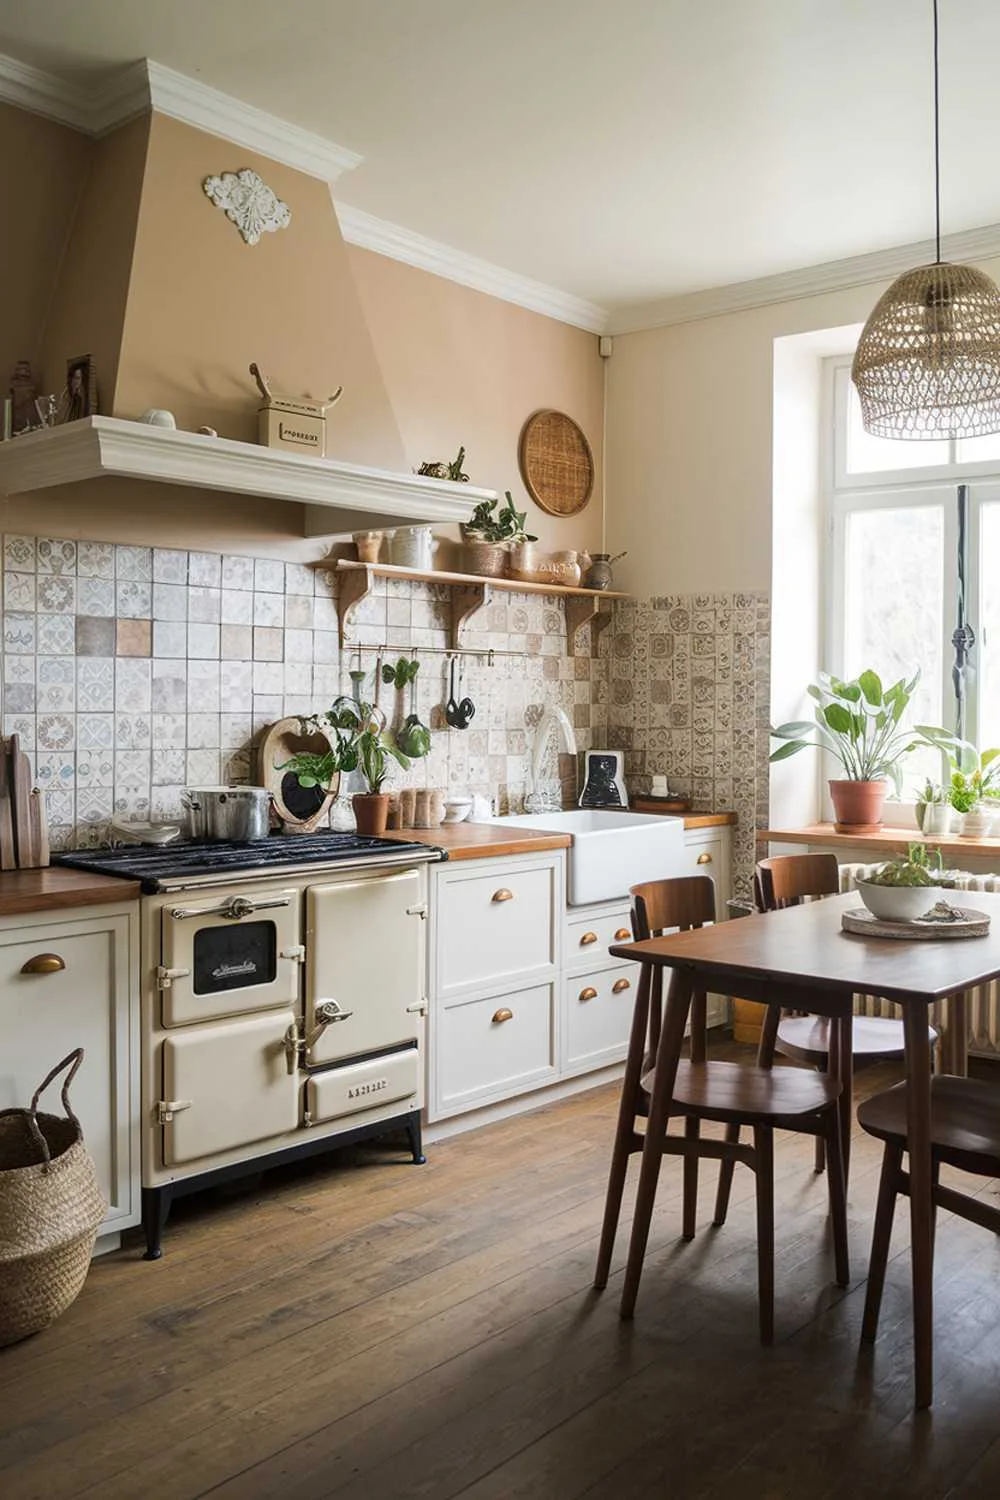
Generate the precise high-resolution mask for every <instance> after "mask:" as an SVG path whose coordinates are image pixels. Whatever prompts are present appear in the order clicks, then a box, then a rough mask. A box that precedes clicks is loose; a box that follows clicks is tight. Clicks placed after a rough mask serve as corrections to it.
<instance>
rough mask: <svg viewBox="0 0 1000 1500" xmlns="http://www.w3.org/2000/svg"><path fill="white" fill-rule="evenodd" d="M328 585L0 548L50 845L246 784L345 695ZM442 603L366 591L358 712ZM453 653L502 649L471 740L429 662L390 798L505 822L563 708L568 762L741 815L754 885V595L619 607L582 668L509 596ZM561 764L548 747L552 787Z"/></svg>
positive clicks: (8, 718)
mask: <svg viewBox="0 0 1000 1500" xmlns="http://www.w3.org/2000/svg"><path fill="white" fill-rule="evenodd" d="M336 589H337V577H336V574H335V573H333V572H331V571H329V570H328V569H324V568H322V567H305V566H303V565H301V564H298V563H283V562H278V561H274V560H271V559H268V558H253V557H228V556H222V555H220V554H218V553H210V552H184V551H180V550H177V549H172V548H151V547H134V546H116V545H113V544H111V543H107V542H79V543H76V542H72V541H66V540H61V539H58V538H47V537H39V538H35V537H25V536H7V537H5V538H4V541H3V673H2V677H3V682H2V688H3V698H2V713H3V730H4V733H5V734H12V733H17V734H19V735H20V736H21V739H22V743H23V745H24V748H25V749H26V750H27V751H28V752H29V753H30V755H31V758H32V761H33V764H34V766H35V770H36V777H37V780H38V782H39V784H40V785H41V786H43V787H45V789H46V802H47V807H48V814H49V822H50V826H51V832H52V841H53V845H54V846H56V847H58V846H60V845H63V846H65V845H68V844H72V843H76V844H83V845H86V844H93V843H97V842H99V841H100V840H101V839H103V838H104V837H105V836H106V834H107V830H108V823H109V820H110V818H111V817H112V815H113V814H116V815H118V816H120V817H124V818H127V819H128V818H149V817H152V818H174V817H177V816H179V814H180V812H181V801H180V798H181V792H182V789H183V788H184V786H185V785H190V784H193V783H201V784H205V783H208V784H212V783H215V782H218V781H222V780H224V781H237V782H238V781H246V780H248V779H250V778H251V777H252V776H253V775H254V774H255V765H254V749H255V745H256V743H257V742H258V741H259V739H260V737H261V735H262V733H263V731H264V729H265V727H266V726H267V725H268V724H270V723H272V722H273V721H274V720H275V719H279V718H281V717H282V716H283V715H286V714H298V713H310V712H314V711H316V710H319V709H322V708H324V707H326V706H327V705H328V704H329V703H330V702H331V700H332V699H333V698H334V697H336V695H337V694H338V693H348V692H350V691H351V678H350V672H351V670H352V669H353V668H356V667H357V666H358V651H357V647H356V646H350V647H345V649H344V650H343V651H341V649H340V647H339V643H338V635H337V623H338V622H337V602H336V601H337V596H336ZM449 599H450V594H449V591H448V589H447V587H446V586H442V585H437V584H423V583H416V582H412V583H411V582H403V581H397V580H378V581H377V586H376V591H375V592H374V593H373V594H372V595H370V596H369V597H368V598H367V599H365V600H364V601H363V602H362V603H361V604H360V605H359V606H358V608H357V609H356V610H355V612H354V616H353V619H352V625H351V634H352V637H353V639H354V641H356V642H357V643H359V644H360V645H361V646H362V647H363V648H366V649H364V650H363V652H362V656H361V666H362V667H363V668H364V670H365V671H366V674H367V676H366V680H365V682H364V684H363V688H362V691H363V692H364V694H365V696H366V697H371V696H372V694H373V692H374V671H375V665H376V659H377V658H376V654H375V652H374V651H373V650H372V649H371V648H373V647H377V646H379V645H381V644H382V643H383V642H385V641H387V640H388V641H390V642H393V643H394V644H396V645H401V646H404V647H405V648H406V649H407V651H410V652H415V653H416V654H417V656H418V657H419V655H420V651H421V648H424V649H426V648H429V647H436V648H442V647H445V646H446V645H447V644H448V634H447V629H448V623H449ZM582 635H583V636H584V637H585V636H586V632H582ZM463 640H464V642H465V644H466V645H468V646H469V647H475V648H478V649H480V650H482V651H487V650H489V649H491V648H492V650H493V651H495V652H497V653H501V652H513V653H516V654H515V655H512V656H504V655H499V654H498V655H497V656H496V657H495V658H494V661H493V664H492V665H490V664H489V663H488V660H487V659H486V658H485V657H467V658H464V662H463V672H464V675H463V681H462V690H461V693H460V694H459V696H460V697H461V696H466V695H467V696H469V697H471V698H472V700H473V702H474V704H475V706H476V713H475V717H474V719H473V720H472V723H471V725H470V727H469V729H468V730H466V731H458V730H452V729H449V728H448V727H447V725H446V723H445V719H444V709H443V705H444V702H445V700H446V698H447V686H448V685H447V668H446V664H445V658H444V657H441V656H431V655H425V656H424V657H423V658H422V661H421V669H420V673H419V676H418V679H417V692H416V708H417V711H418V713H419V714H420V716H421V718H422V719H423V720H424V722H425V723H429V724H430V726H431V728H432V729H433V730H434V731H435V733H434V737H433V741H432V750H431V753H430V755H429V756H428V757H427V758H426V759H425V760H422V761H419V762H417V763H415V765H414V767H413V769H412V770H411V771H410V772H409V773H408V775H407V776H405V777H404V776H403V774H402V773H401V772H397V773H395V782H396V783H397V784H405V782H406V781H409V782H413V783H417V784H419V785H427V786H442V787H449V788H450V789H452V790H459V789H462V790H473V791H481V792H484V793H486V794H487V795H489V796H491V797H493V798H494V799H496V801H497V804H498V807H499V808H500V809H501V810H506V809H508V808H511V809H516V808H519V807H520V805H521V801H522V798H523V796H524V793H525V792H526V791H527V790H528V766H529V760H530V749H531V743H532V736H533V733H534V728H535V726H536V725H537V723H538V720H539V718H540V716H541V713H542V709H543V707H544V706H545V705H547V704H551V703H558V704H559V705H560V706H562V707H563V708H564V709H565V710H566V712H567V713H568V715H569V717H570V720H571V722H572V723H573V725H574V728H575V731H576V737H577V744H578V747H579V749H581V750H584V749H588V748H590V747H592V746H600V745H602V744H607V745H609V746H610V747H612V748H621V749H624V750H625V751H626V767H627V774H628V780H629V784H630V786H631V787H632V788H633V790H636V791H642V790H648V788H649V785H650V778H651V777H652V776H653V775H654V774H657V773H662V774H666V775H667V776H668V777H669V779H670V784H671V787H672V788H674V789H676V790H678V791H680V792H683V793H686V794H687V795H689V796H690V797H691V799H692V801H693V804H694V806H695V808H696V809H698V810H706V811H711V810H716V809H724V808H726V809H728V808H735V809H736V811H737V812H738V814H739V824H738V826H737V828H736V830H735V831H734V834H735V837H734V855H735V868H734V886H735V887H736V888H737V889H743V888H745V887H747V886H748V884H749V873H750V869H751V867H752V862H753V857H754V835H755V829H756V828H757V827H759V826H763V824H764V821H765V819H766V811H767V750H768V738H767V703H768V650H769V636H768V602H767V598H766V596H764V595H760V594H725V595H677V596H667V597H660V598H653V599H649V600H646V601H642V602H631V601H626V602H621V603H619V604H617V605H616V607H615V613H614V617H613V621H612V624H611V626H610V628H608V629H607V630H606V631H604V633H603V635H602V636H601V640H600V654H599V656H598V657H596V658H591V657H590V655H589V654H580V655H577V656H570V655H569V654H568V652H567V649H566V624H565V618H564V614H563V609H562V606H561V604H560V603H559V601H558V600H556V599H554V598H550V597H545V596H542V595H526V594H516V593H509V594H508V593H504V594H501V595H499V596H496V597H495V598H494V601H493V602H492V603H490V604H489V605H488V606H487V607H486V608H485V609H483V610H481V611H480V612H479V613H478V614H477V615H475V616H473V617H472V619H471V620H470V621H469V622H468V624H467V625H466V627H465V633H464V635H463ZM580 644H581V648H585V646H586V640H585V638H584V639H583V640H581V643H580ZM395 654H396V653H391V655H392V656H395ZM380 697H381V703H382V706H383V707H384V708H385V709H386V711H387V712H389V713H390V715H392V714H393V713H402V714H405V713H407V712H409V711H410V703H409V700H408V696H407V698H406V701H403V700H402V699H400V698H398V697H397V695H396V694H395V693H394V691H393V689H391V688H386V687H382V688H381V690H380ZM557 749H558V745H557V742H556V737H555V735H553V736H552V742H551V746H550V750H549V757H548V763H547V766H546V772H545V774H546V776H547V777H549V778H551V779H555V777H556V775H557V765H556V752H557Z"/></svg>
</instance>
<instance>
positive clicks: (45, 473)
mask: <svg viewBox="0 0 1000 1500" xmlns="http://www.w3.org/2000/svg"><path fill="white" fill-rule="evenodd" d="M106 477H109V478H115V479H123V480H125V479H132V480H134V479H146V480H154V481H157V482H159V483H161V484H169V485H181V486H188V487H193V488H196V489H203V490H221V491H224V492H226V493H228V494H231V495H260V496H263V497H265V498H267V499H272V500H286V501H292V502H297V503H299V504H304V505H305V507H306V512H305V525H304V535H306V536H332V535H336V534H338V533H341V532H348V531H352V530H355V529H357V528H359V527H363V526H384V525H391V524H397V525H398V524H399V523H400V522H424V521H426V522H437V523H443V524H447V523H460V522H462V521H468V520H469V518H470V516H471V514H472V507H473V506H474V505H476V504H477V503H478V502H479V501H480V500H493V499H495V498H496V491H495V490H484V489H477V488H476V487H474V486H473V485H467V484H461V485H460V484H453V483H451V482H450V481H448V480H444V479H426V478H424V477H423V476H422V475H419V474H398V473H393V472H391V471H389V470H384V469H373V468H368V467H366V466H364V465H361V464H352V463H346V462H344V461H342V460H340V459H334V458H314V457H312V456H310V455H306V454H302V455H300V454H298V453H289V452H286V451H285V450H283V449H280V448H265V447H262V446H260V445H259V444H257V443H242V442H237V441H235V440H233V439H231V438H213V437H206V436H204V435H203V434H201V433H197V432H181V431H173V430H171V429H169V428H163V427H154V426H151V425H150V424H148V423H146V422H130V421H125V420H123V419H122V418H119V417H85V418H83V419H82V420H81V421H77V422H67V423H65V424H64V425H63V426H60V427H53V428H50V429H48V430H47V431H44V432H33V433H28V434H26V435H25V436H24V437H18V438H13V439H11V440H10V441H9V442H6V443H0V491H2V492H3V493H4V494H5V495H18V494H27V493H30V492H31V491H33V490H45V489H51V488H53V487H54V486H57V485H64V484H76V483H78V482H79V481H80V480H86V479H100V478H106ZM125 501H126V493H125V492H124V491H123V502H125Z"/></svg>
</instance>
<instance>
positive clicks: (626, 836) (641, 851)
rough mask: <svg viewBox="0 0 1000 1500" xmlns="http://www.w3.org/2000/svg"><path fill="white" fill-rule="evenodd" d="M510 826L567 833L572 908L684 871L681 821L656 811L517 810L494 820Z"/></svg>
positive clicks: (610, 898)
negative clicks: (522, 811) (528, 811)
mask: <svg viewBox="0 0 1000 1500" xmlns="http://www.w3.org/2000/svg"><path fill="white" fill-rule="evenodd" d="M492 821H493V822H494V823H502V824H504V825H505V826H507V827H509V828H537V829H539V830H544V831H545V832H547V833H548V832H551V833H568V834H571V835H572V839H573V843H572V845H571V846H570V850H569V859H568V861H567V866H568V873H569V892H568V896H567V899H568V901H569V904H570V906H585V905H586V904H587V902H588V901H614V900H617V899H618V898H619V897H621V896H627V895H628V890H629V886H631V885H638V884H639V882H640V881H643V880H663V879H665V878H668V877H670V876H674V875H683V874H684V873H685V870H684V864H683V859H684V819H683V818H671V817H661V816H660V815H659V814H658V813H632V812H614V811H611V810H609V811H607V812H603V811H593V810H591V809H583V808H581V809H579V810H574V811H572V812H551V813H518V814H512V815H511V816H510V817H506V818H494V819H493V820H492Z"/></svg>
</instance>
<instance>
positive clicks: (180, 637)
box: [153, 620, 188, 676]
mask: <svg viewBox="0 0 1000 1500" xmlns="http://www.w3.org/2000/svg"><path fill="white" fill-rule="evenodd" d="M187 629H188V628H187V621H186V620H154V621H153V656H154V657H174V658H183V657H186V656H187V640H188V636H187ZM153 675H154V676H155V675H156V674H155V671H154V674H153Z"/></svg>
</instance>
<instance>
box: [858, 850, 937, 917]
mask: <svg viewBox="0 0 1000 1500" xmlns="http://www.w3.org/2000/svg"><path fill="white" fill-rule="evenodd" d="M952 883H953V882H951V881H950V880H948V878H947V877H946V876H945V873H944V861H943V860H942V858H941V851H940V849H929V848H928V847H927V845H926V844H920V843H914V844H910V846H909V848H908V849H907V852H906V854H905V855H903V854H897V855H896V856H894V858H892V859H890V860H887V861H886V863H885V864H884V865H882V866H881V867H880V868H879V869H877V870H876V871H875V872H874V874H872V875H870V876H869V877H868V878H867V880H859V881H858V882H857V886H858V894H859V895H860V896H861V899H862V901H863V902H864V903H865V905H866V906H867V908H868V910H869V911H870V912H871V914H872V916H873V917H879V918H880V919H881V920H882V921H884V922H914V921H916V919H917V918H918V917H922V916H924V915H925V914H926V913H927V912H928V911H929V910H930V909H931V907H932V906H933V905H934V904H935V902H937V901H940V900H941V896H942V892H943V891H944V890H945V888H946V887H947V886H950V885H951V884H952Z"/></svg>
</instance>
